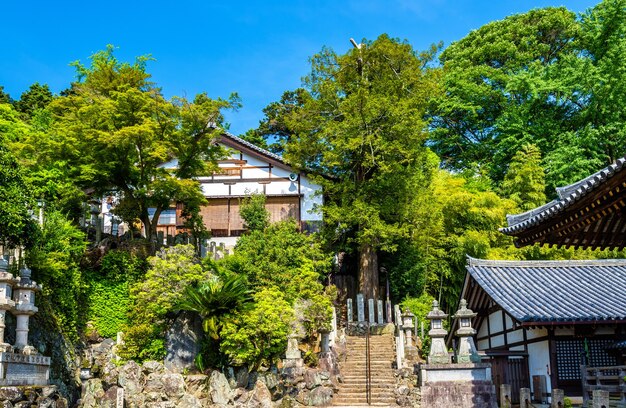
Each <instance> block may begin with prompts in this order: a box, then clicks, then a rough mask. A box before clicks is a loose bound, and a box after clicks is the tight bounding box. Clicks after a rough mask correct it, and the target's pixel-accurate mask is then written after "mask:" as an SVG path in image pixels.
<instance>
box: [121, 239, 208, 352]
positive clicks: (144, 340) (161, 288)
mask: <svg viewBox="0 0 626 408" xmlns="http://www.w3.org/2000/svg"><path fill="white" fill-rule="evenodd" d="M148 263H149V265H150V268H149V269H148V271H147V272H146V275H145V277H144V278H143V280H141V281H139V282H137V283H135V284H134V285H132V286H131V288H130V300H131V310H130V316H129V317H130V323H129V324H128V326H126V327H125V328H124V342H125V345H124V347H122V350H121V352H120V356H122V357H123V358H126V359H131V358H139V359H144V358H156V357H157V356H160V355H161V353H163V352H164V349H163V347H162V346H163V344H164V343H163V338H164V334H165V325H166V317H167V314H168V313H169V312H172V311H174V310H175V309H176V305H177V304H179V303H180V302H181V301H182V299H183V296H184V291H185V288H187V287H188V286H190V285H192V284H193V283H194V282H198V281H202V280H205V279H210V278H211V275H210V273H208V272H205V271H203V269H202V267H201V265H200V264H199V263H198V262H197V259H196V257H195V251H194V248H193V246H191V245H177V246H173V247H169V248H165V249H163V250H161V251H160V252H159V253H158V254H157V255H156V256H153V257H150V258H148Z"/></svg>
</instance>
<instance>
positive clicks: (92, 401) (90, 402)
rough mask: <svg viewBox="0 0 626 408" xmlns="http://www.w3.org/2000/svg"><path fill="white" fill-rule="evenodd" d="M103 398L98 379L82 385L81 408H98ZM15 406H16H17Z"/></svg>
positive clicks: (102, 390) (100, 382)
mask: <svg viewBox="0 0 626 408" xmlns="http://www.w3.org/2000/svg"><path fill="white" fill-rule="evenodd" d="M103 398H104V389H103V388H102V381H100V380H99V379H98V378H92V379H91V380H87V381H86V382H85V383H84V385H83V394H82V398H81V399H82V402H83V405H82V406H83V408H98V407H100V406H101V402H102V399H103ZM29 404H30V403H29ZM15 406H17V404H16V405H15Z"/></svg>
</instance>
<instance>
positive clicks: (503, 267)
mask: <svg viewBox="0 0 626 408" xmlns="http://www.w3.org/2000/svg"><path fill="white" fill-rule="evenodd" d="M467 270H468V271H469V274H470V275H471V276H472V277H473V278H474V279H475V280H476V282H477V283H478V284H479V285H480V286H481V287H482V288H483V290H484V291H485V292H487V294H488V295H489V296H490V297H491V298H492V299H493V300H494V301H495V302H496V303H497V304H498V305H500V306H501V307H502V308H503V309H504V310H506V311H507V312H508V313H509V314H510V315H511V316H513V317H514V318H515V319H517V320H518V321H520V322H571V321H603V320H626V259H606V260H591V261H487V260H481V259H475V258H471V257H468V265H467Z"/></svg>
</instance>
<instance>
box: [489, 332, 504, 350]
mask: <svg viewBox="0 0 626 408" xmlns="http://www.w3.org/2000/svg"><path fill="white" fill-rule="evenodd" d="M499 346H504V335H502V334H498V335H497V336H493V337H492V338H491V347H499Z"/></svg>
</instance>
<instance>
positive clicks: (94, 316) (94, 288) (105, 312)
mask: <svg viewBox="0 0 626 408" xmlns="http://www.w3.org/2000/svg"><path fill="white" fill-rule="evenodd" d="M87 280H88V282H89V294H88V297H89V301H88V303H89V310H88V312H87V319H88V320H89V321H90V322H92V324H93V326H94V328H95V329H96V331H97V332H98V334H99V335H100V336H103V337H113V338H114V337H115V336H116V335H117V332H119V331H120V330H122V327H123V326H124V325H125V324H126V323H127V322H128V310H129V305H130V299H129V295H128V282H126V281H117V280H113V279H109V278H103V277H100V276H98V275H95V274H93V273H92V274H89V275H88V277H87Z"/></svg>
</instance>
